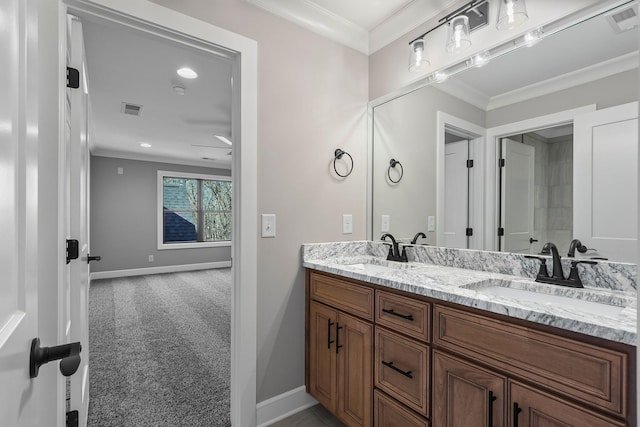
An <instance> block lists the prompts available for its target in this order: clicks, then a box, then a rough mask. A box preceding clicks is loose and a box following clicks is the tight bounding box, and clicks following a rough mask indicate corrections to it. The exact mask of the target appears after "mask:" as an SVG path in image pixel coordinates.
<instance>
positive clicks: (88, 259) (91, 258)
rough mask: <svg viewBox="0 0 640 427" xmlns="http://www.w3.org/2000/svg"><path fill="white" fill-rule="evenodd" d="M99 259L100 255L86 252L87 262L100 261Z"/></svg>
mask: <svg viewBox="0 0 640 427" xmlns="http://www.w3.org/2000/svg"><path fill="white" fill-rule="evenodd" d="M101 259H102V257H101V256H100V255H96V256H91V255H89V254H87V264H89V263H90V262H91V261H100V260H101Z"/></svg>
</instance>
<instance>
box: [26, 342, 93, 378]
mask: <svg viewBox="0 0 640 427" xmlns="http://www.w3.org/2000/svg"><path fill="white" fill-rule="evenodd" d="M81 351H82V345H80V343H79V342H74V343H70V344H63V345H57V346H55V347H40V338H34V339H33V340H32V341H31V355H30V357H29V376H30V377H31V378H36V377H37V376H38V371H39V370H40V366H42V365H44V364H45V363H49V362H52V361H54V360H60V359H61V361H60V372H61V373H62V375H64V376H65V377H69V376H71V375H73V374H74V373H75V372H76V371H77V370H78V366H80V352H81Z"/></svg>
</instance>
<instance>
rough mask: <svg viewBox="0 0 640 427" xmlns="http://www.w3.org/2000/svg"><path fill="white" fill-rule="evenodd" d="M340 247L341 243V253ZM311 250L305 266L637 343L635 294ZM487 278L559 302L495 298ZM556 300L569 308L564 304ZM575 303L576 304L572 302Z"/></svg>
mask: <svg viewBox="0 0 640 427" xmlns="http://www.w3.org/2000/svg"><path fill="white" fill-rule="evenodd" d="M322 245H325V244H322ZM344 245H345V244H340V246H341V249H342V248H344ZM313 246H314V245H304V246H303V266H304V267H306V268H310V269H314V270H318V271H324V272H327V273H332V274H336V275H340V276H344V277H349V278H352V279H357V280H361V281H364V282H368V283H372V284H375V285H380V286H384V287H387V288H391V289H398V290H402V291H406V292H411V293H414V294H418V295H423V296H426V297H429V298H434V299H439V300H443V301H448V302H452V303H456V304H461V305H465V306H468V307H474V308H478V309H482V310H486V311H490V312H493V313H499V314H503V315H507V316H511V317H515V318H518V319H524V320H528V321H531V322H535V323H540V324H543V325H549V326H553V327H557V328H560V329H565V330H569V331H574V332H579V333H582V334H586V335H590V336H595V337H599V338H604V339H608V340H611V341H616V342H620V343H624V344H630V345H633V346H635V345H636V328H637V325H636V311H637V297H636V293H635V291H634V292H631V291H628V290H612V289H602V288H584V289H576V288H567V287H560V286H556V285H545V284H541V283H536V282H534V281H533V280H531V279H530V278H527V277H522V276H514V275H508V274H500V273H495V272H487V271H478V270H472V269H466V268H456V267H449V266H442V265H434V264H428V263H424V262H408V263H392V264H393V267H394V268H376V267H372V268H368V267H367V266H369V265H371V264H380V265H386V264H389V263H390V262H388V261H386V260H385V259H384V257H380V256H377V255H370V254H367V253H366V251H361V250H356V251H346V252H347V253H346V254H345V255H346V256H338V255H337V253H340V254H342V251H340V250H339V251H334V250H328V251H327V250H326V249H327V248H328V246H323V248H322V250H320V251H316V250H315V248H314V247H313ZM358 252H359V253H358ZM486 280H493V281H494V282H492V283H489V285H491V284H494V285H497V286H502V285H500V283H507V281H508V283H509V287H511V288H514V287H515V288H517V289H521V290H531V291H535V293H536V294H552V295H556V296H560V297H561V298H559V299H558V298H555V299H554V298H551V301H547V300H545V298H544V297H543V298H541V299H542V300H541V301H531V300H524V299H520V298H515V297H513V296H512V295H509V296H508V297H505V296H496V295H492V294H489V293H486V291H483V288H485V287H486V286H487V285H488V284H487V282H484V283H481V282H483V281H486ZM500 281H504V282H500ZM528 295H530V294H528ZM562 297H566V298H562ZM569 298H570V300H568V299H569ZM560 300H562V301H560ZM576 300H577V301H576ZM580 300H584V301H588V302H597V303H601V304H607V305H608V306H618V307H619V308H618V309H615V308H614V310H613V311H614V313H607V312H606V311H607V310H605V312H598V307H601V305H600V304H598V305H592V304H589V303H588V302H587V303H585V304H582V303H581V302H580ZM558 301H560V302H568V303H569V304H568V305H567V304H564V305H563V304H562V303H559V302H558ZM573 302H576V303H575V304H572V303H573ZM594 307H595V310H594ZM604 308H610V307H607V306H605V307H604Z"/></svg>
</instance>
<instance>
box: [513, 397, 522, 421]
mask: <svg viewBox="0 0 640 427" xmlns="http://www.w3.org/2000/svg"><path fill="white" fill-rule="evenodd" d="M520 412H522V409H520V406H518V402H513V427H518V415H519V414H520Z"/></svg>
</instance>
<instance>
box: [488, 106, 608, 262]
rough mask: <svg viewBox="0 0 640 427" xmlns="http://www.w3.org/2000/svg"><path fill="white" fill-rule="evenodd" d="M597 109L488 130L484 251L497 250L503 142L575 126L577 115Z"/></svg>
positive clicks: (586, 109)
mask: <svg viewBox="0 0 640 427" xmlns="http://www.w3.org/2000/svg"><path fill="white" fill-rule="evenodd" d="M595 110H596V104H590V105H585V106H584V107H578V108H572V109H570V110H564V111H559V112H557V113H552V114H546V115H544V116H538V117H533V118H530V119H525V120H521V121H519V122H513V123H508V124H506V125H501V126H495V127H492V128H488V129H487V138H486V140H487V144H486V145H485V147H486V153H485V159H486V163H485V164H486V174H485V177H486V181H485V188H486V192H485V200H486V202H485V217H484V218H485V225H484V227H485V230H486V233H485V241H484V248H485V250H487V251H497V250H498V233H497V230H498V227H499V226H500V225H499V223H498V218H499V217H500V215H499V214H498V213H499V211H500V198H499V197H498V194H500V180H499V179H498V153H499V152H500V149H499V148H498V144H500V139H501V138H504V137H507V136H509V135H515V134H521V133H527V132H531V131H534V130H538V129H543V128H549V127H553V126H558V125H563V124H568V123H573V121H574V119H575V117H576V116H579V115H581V114H585V113H589V112H591V111H595Z"/></svg>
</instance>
